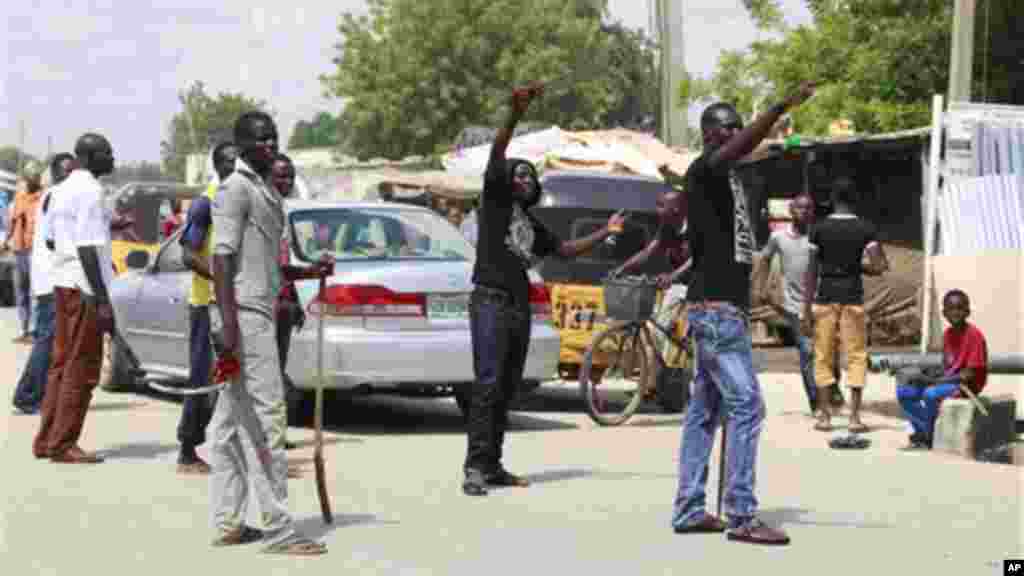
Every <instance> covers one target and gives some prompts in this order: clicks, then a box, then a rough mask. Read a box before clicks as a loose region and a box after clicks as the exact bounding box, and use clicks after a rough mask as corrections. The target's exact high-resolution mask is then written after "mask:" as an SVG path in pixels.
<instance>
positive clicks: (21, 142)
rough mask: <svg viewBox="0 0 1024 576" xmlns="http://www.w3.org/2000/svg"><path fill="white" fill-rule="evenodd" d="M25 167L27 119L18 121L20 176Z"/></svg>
mask: <svg viewBox="0 0 1024 576" xmlns="http://www.w3.org/2000/svg"><path fill="white" fill-rule="evenodd" d="M24 167H25V119H24V118H22V119H20V120H18V170H17V172H18V174H21V169H22V168H24Z"/></svg>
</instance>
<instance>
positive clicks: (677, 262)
mask: <svg viewBox="0 0 1024 576" xmlns="http://www.w3.org/2000/svg"><path fill="white" fill-rule="evenodd" d="M657 238H658V247H659V248H660V249H661V250H662V252H663V253H664V254H665V259H666V260H668V267H669V268H670V269H671V270H672V271H673V272H675V271H676V270H677V269H678V268H679V267H681V266H682V265H683V264H686V258H687V255H686V243H687V228H686V224H683V225H682V226H672V225H668V224H662V225H661V226H660V227H659V228H658V236H657ZM692 278H693V268H691V269H690V270H687V271H686V273H685V274H683V275H682V276H681V277H680V278H679V279H678V280H676V284H689V283H690V280H691V279H692Z"/></svg>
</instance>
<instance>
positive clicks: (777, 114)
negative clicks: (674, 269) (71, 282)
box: [672, 84, 814, 544]
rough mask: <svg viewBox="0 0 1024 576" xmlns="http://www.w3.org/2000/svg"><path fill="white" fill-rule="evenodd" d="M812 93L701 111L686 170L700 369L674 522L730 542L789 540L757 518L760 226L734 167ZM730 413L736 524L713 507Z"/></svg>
mask: <svg viewBox="0 0 1024 576" xmlns="http://www.w3.org/2000/svg"><path fill="white" fill-rule="evenodd" d="M813 92H814V87H813V84H804V85H803V86H801V88H800V90H799V91H798V92H797V93H796V94H794V95H793V96H791V97H790V98H788V99H786V100H785V101H783V102H782V103H780V104H776V105H775V106H772V107H771V108H769V109H768V110H767V111H766V112H764V113H763V114H761V115H760V116H758V117H757V119H755V120H754V122H753V123H752V124H751V125H750V126H748V127H746V128H744V127H743V120H742V119H741V118H740V116H739V114H737V112H736V110H735V108H733V106H732V105H730V104H726V103H724V102H719V103H715V104H712V105H711V106H709V107H708V108H706V109H705V110H704V113H703V114H702V115H701V121H700V125H701V130H702V132H703V136H704V151H703V153H702V154H701V156H700V157H698V158H697V159H696V160H694V161H693V163H692V164H690V167H689V168H688V169H687V171H686V194H687V205H688V216H689V226H690V228H689V241H690V253H691V258H692V259H693V280H692V281H691V282H690V285H689V286H688V288H687V295H686V299H687V302H688V312H687V323H688V326H689V332H690V333H692V335H693V339H694V349H695V355H696V364H697V370H696V374H695V378H694V382H693V393H692V395H691V397H690V404H689V408H688V409H687V411H686V415H685V416H684V418H683V439H682V446H681V448H680V455H679V487H678V490H677V493H676V497H675V504H674V510H673V515H672V525H673V528H674V529H675V531H676V532H677V533H680V534H683V533H692V532H722V531H727V535H728V538H729V539H730V540H738V541H743V542H751V543H756V544H787V543H789V537H788V536H787V535H786V534H785V533H784V532H782V531H781V530H779V529H776V528H772V527H769V526H767V525H765V524H764V523H763V522H761V521H760V520H759V519H758V518H757V498H756V497H755V495H754V479H755V473H756V466H757V446H758V439H759V436H760V432H761V421H762V420H763V419H764V400H763V398H762V396H761V387H760V384H759V383H758V380H757V374H756V373H755V372H754V367H753V361H752V353H753V350H752V345H751V339H750V317H749V309H750V275H751V268H752V263H753V255H754V229H753V227H752V226H751V217H750V212H749V210H748V209H747V195H746V192H745V191H744V189H743V185H742V183H741V182H740V179H739V177H738V175H737V174H736V172H735V171H734V168H735V167H736V164H737V162H738V161H739V160H740V159H741V158H743V157H744V156H746V155H748V154H749V153H750V152H752V151H753V150H754V149H755V148H756V147H757V145H758V144H760V142H761V141H762V140H763V139H764V138H765V136H766V135H767V134H768V132H769V131H770V130H771V128H772V126H773V125H775V123H776V122H778V120H779V118H781V117H782V115H783V114H785V113H786V111H787V110H788V109H790V108H792V107H794V106H797V105H799V104H800V103H802V102H804V101H805V100H806V99H807V98H809V97H810V96H811V95H812V94H813ZM722 412H724V414H725V416H726V421H727V424H726V425H727V426H728V439H729V441H728V445H727V446H726V454H727V462H726V478H725V498H724V501H725V506H726V514H727V515H728V521H725V520H723V519H721V518H717V517H715V516H712V515H711V514H709V513H708V512H707V511H706V509H705V504H706V492H705V485H706V482H707V478H708V459H709V458H710V456H711V446H712V443H713V440H714V437H715V430H716V428H717V427H718V424H719V421H720V415H721V413H722Z"/></svg>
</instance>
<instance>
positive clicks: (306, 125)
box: [288, 112, 340, 150]
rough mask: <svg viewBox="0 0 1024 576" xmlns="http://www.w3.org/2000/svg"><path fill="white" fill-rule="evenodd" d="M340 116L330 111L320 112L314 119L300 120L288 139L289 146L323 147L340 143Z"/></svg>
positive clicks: (295, 148)
mask: <svg viewBox="0 0 1024 576" xmlns="http://www.w3.org/2000/svg"><path fill="white" fill-rule="evenodd" d="M339 141H340V139H339V136H338V118H337V117H335V116H332V115H331V114H330V113H328V112H319V113H317V115H316V116H315V117H314V118H313V119H312V120H299V121H298V122H296V123H295V127H294V128H293V129H292V135H291V138H289V139H288V148H289V149H294V150H298V149H301V148H321V147H329V146H337V145H338V144H339Z"/></svg>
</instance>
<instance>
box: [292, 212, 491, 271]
mask: <svg viewBox="0 0 1024 576" xmlns="http://www.w3.org/2000/svg"><path fill="white" fill-rule="evenodd" d="M290 220H291V227H292V238H291V241H292V242H293V243H294V248H295V252H296V253H297V254H298V255H299V258H300V259H302V260H304V261H307V262H312V261H315V260H318V259H320V258H321V256H322V255H323V254H330V255H331V256H333V257H334V259H335V260H337V261H358V260H385V259H386V260H449V261H469V260H472V259H473V247H472V245H470V244H469V243H468V242H467V241H466V239H465V238H463V237H462V235H461V234H460V233H459V232H458V230H456V229H455V228H454V227H453V226H452V225H451V223H449V222H448V221H447V220H445V219H443V218H441V217H439V216H436V215H434V214H432V213H431V212H427V211H425V210H411V209H402V208H397V207H396V208H358V209H355V208H329V209H315V210H296V211H295V212H292V214H291V216H290Z"/></svg>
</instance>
